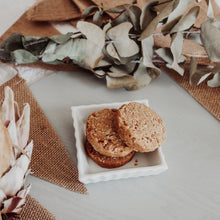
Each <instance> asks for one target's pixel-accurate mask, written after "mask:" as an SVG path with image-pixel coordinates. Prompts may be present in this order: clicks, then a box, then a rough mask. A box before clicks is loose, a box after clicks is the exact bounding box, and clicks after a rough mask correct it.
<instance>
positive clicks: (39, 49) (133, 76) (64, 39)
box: [0, 0, 220, 90]
mask: <svg viewBox="0 0 220 220" xmlns="http://www.w3.org/2000/svg"><path fill="white" fill-rule="evenodd" d="M202 1H206V0H202ZM202 1H199V0H167V1H164V2H160V3H158V2H157V1H152V2H149V3H147V4H146V5H145V6H144V7H143V8H142V9H141V8H139V7H138V6H137V5H135V4H131V5H123V6H120V7H117V8H113V9H108V10H106V11H104V10H103V9H102V8H99V7H97V6H91V7H89V8H87V9H86V10H85V11H84V17H87V16H89V15H91V14H93V23H89V22H86V21H79V22H78V23H77V29H78V30H77V32H75V33H67V34H65V35H56V36H52V37H35V36H34V37H33V36H23V35H21V34H12V35H11V36H10V37H8V38H7V39H6V40H5V41H4V42H3V43H2V45H1V49H0V60H1V61H2V62H9V63H15V64H24V63H33V62H44V63H49V64H54V65H56V64H60V63H66V62H68V63H73V64H77V65H79V66H81V67H83V68H85V69H88V70H90V71H92V72H93V73H94V74H95V75H96V76H97V77H105V78H106V82H107V87H108V88H119V87H124V88H126V89H127V90H136V89H139V88H142V87H144V86H147V85H148V84H149V83H150V82H151V81H152V80H153V79H155V78H157V77H158V76H159V75H160V73H161V70H160V68H159V64H160V63H164V64H166V66H167V67H168V68H170V69H173V70H175V71H176V72H177V73H178V74H180V75H183V74H184V64H186V57H185V56H184V55H183V54H182V49H183V42H184V39H188V40H192V41H194V42H196V44H199V45H202V46H203V47H204V48H205V51H206V53H207V57H208V58H209V60H210V63H209V65H201V64H199V63H197V60H196V59H195V57H191V58H190V59H191V61H190V63H189V65H190V79H189V82H190V84H191V85H198V84H200V83H201V82H203V81H204V80H205V79H207V77H209V80H208V81H207V85H208V86H209V87H219V86H220V16H217V17H214V13H213V8H212V4H211V1H210V0H207V4H208V7H207V20H206V21H204V22H203V23H202V24H201V28H198V27H196V26H195V25H194V24H195V22H196V20H197V17H198V15H199V11H200V7H199V6H198V5H195V3H198V4H199V3H200V2H202ZM105 13H114V14H116V15H117V16H114V17H115V19H109V20H108V21H103V15H104V14H105ZM159 26H161V32H160V33H157V32H155V31H156V29H157V28H158V27H159ZM154 35H169V36H170V38H171V46H170V47H169V48H168V47H167V48H155V45H154Z"/></svg>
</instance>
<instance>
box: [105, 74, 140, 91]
mask: <svg viewBox="0 0 220 220" xmlns="http://www.w3.org/2000/svg"><path fill="white" fill-rule="evenodd" d="M106 82H107V87H108V88H109V89H117V88H121V87H127V86H130V85H133V84H135V83H136V80H135V79H134V77H133V76H131V75H127V76H124V77H118V78H113V77H110V76H106Z"/></svg>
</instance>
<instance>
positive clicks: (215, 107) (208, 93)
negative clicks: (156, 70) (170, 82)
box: [162, 66, 220, 120]
mask: <svg viewBox="0 0 220 220" xmlns="http://www.w3.org/2000/svg"><path fill="white" fill-rule="evenodd" d="M162 69H163V70H164V71H165V72H166V73H167V74H168V75H169V76H171V77H172V78H173V79H174V80H175V81H176V82H177V83H179V84H180V85H181V86H182V87H183V88H184V89H186V90H187V91H188V92H189V94H191V95H192V96H193V97H194V98H195V99H196V100H197V101H198V102H199V103H200V104H201V105H203V106H204V107H205V108H206V109H207V110H208V111H209V112H210V113H212V114H213V115H214V116H215V117H216V118H217V119H218V120H220V88H219V87H218V88H210V87H208V86H207V85H206V83H205V82H203V83H201V84H200V85H198V86H191V85H190V84H189V67H185V74H184V76H183V77H182V76H180V75H179V74H178V73H176V72H175V71H173V70H170V69H168V68H166V67H165V66H163V67H162Z"/></svg>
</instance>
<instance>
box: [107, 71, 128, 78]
mask: <svg viewBox="0 0 220 220" xmlns="http://www.w3.org/2000/svg"><path fill="white" fill-rule="evenodd" d="M107 75H108V76H110V77H112V78H121V77H126V76H128V75H129V74H127V73H120V72H107Z"/></svg>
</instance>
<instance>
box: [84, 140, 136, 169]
mask: <svg viewBox="0 0 220 220" xmlns="http://www.w3.org/2000/svg"><path fill="white" fill-rule="evenodd" d="M86 151H87V153H88V155H89V157H90V158H91V159H92V160H93V161H94V162H95V163H97V164H98V165H99V166H101V167H104V168H109V169H111V168H116V167H121V166H123V165H125V164H126V163H128V162H129V161H130V160H131V159H132V158H133V157H134V155H135V151H132V152H131V153H129V154H128V155H126V156H124V157H108V156H105V155H102V154H100V153H99V152H97V151H96V150H95V149H94V148H93V147H92V145H91V144H90V143H89V142H88V141H86Z"/></svg>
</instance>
